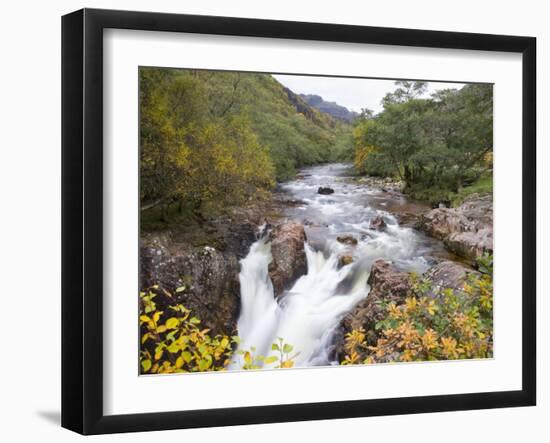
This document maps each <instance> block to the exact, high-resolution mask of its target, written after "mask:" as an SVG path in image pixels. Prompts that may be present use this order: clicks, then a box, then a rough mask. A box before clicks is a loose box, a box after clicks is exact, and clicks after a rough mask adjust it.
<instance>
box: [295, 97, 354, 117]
mask: <svg viewBox="0 0 550 443" xmlns="http://www.w3.org/2000/svg"><path fill="white" fill-rule="evenodd" d="M300 97H301V98H302V99H303V100H304V101H305V102H306V103H308V104H309V105H310V106H312V107H314V108H315V109H317V110H319V111H321V112H323V113H325V114H328V115H330V116H332V117H334V118H336V119H338V120H343V121H345V122H347V123H351V122H352V121H353V120H354V119H355V118H356V117H357V115H358V114H357V113H356V112H353V111H350V110H349V109H348V108H346V107H344V106H341V105H339V104H338V103H335V102H327V101H325V100H323V97H321V96H320V95H315V94H300Z"/></svg>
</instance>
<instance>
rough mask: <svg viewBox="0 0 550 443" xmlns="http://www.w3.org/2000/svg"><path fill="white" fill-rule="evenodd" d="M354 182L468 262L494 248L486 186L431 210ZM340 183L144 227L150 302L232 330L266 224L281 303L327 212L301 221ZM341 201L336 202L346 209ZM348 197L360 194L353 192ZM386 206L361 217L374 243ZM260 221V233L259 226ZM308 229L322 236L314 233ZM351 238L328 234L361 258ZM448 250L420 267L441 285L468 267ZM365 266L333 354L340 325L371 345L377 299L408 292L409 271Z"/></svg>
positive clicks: (351, 262) (344, 253) (382, 184)
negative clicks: (359, 332) (247, 261)
mask: <svg viewBox="0 0 550 443" xmlns="http://www.w3.org/2000/svg"><path fill="white" fill-rule="evenodd" d="M307 179H308V177H306V178H305V179H302V180H307ZM299 181H300V180H298V182H299ZM357 182H359V183H360V184H359V186H360V187H361V188H362V187H363V186H365V188H367V189H368V190H369V193H368V194H367V195H368V198H369V201H368V204H367V205H368V206H366V207H371V208H374V210H377V211H382V212H379V213H381V214H386V215H387V214H392V215H393V216H394V217H395V218H396V219H397V221H398V223H399V226H402V227H409V228H414V229H415V230H421V231H423V232H424V233H426V234H427V235H429V236H431V237H434V238H436V239H439V240H441V241H442V242H443V243H444V245H445V247H446V248H447V249H448V250H449V251H451V252H453V253H454V254H457V255H459V256H461V257H462V258H464V259H465V260H466V261H468V262H471V261H474V260H475V259H476V258H478V257H480V256H481V255H482V254H483V253H485V252H488V253H491V252H492V249H493V245H492V196H491V195H472V196H470V197H469V198H468V199H467V200H466V201H465V202H464V203H463V204H462V205H461V206H459V207H457V208H437V209H430V208H429V207H427V206H426V205H422V204H421V203H418V202H411V201H408V200H407V199H406V198H405V197H404V196H403V194H402V193H401V185H400V184H399V183H394V182H390V181H384V180H382V179H376V180H374V179H373V180H367V179H364V178H361V179H359V180H358V181H356V183H357ZM339 183H340V182H336V185H337V186H336V187H338V186H340V188H339V190H338V191H339V192H340V194H338V193H336V197H334V196H333V194H334V193H333V194H329V195H327V196H325V195H322V196H321V198H323V199H325V200H315V201H313V200H312V199H311V197H310V196H308V195H306V198H302V196H301V195H300V194H297V195H296V194H292V193H288V192H284V191H283V192H276V193H274V194H273V196H272V198H270V199H267V200H264V201H258V202H254V203H251V204H249V205H247V206H246V207H241V208H238V209H235V210H234V211H232V212H231V213H229V214H225V215H222V216H218V217H215V218H212V219H209V220H205V221H201V222H200V223H191V224H182V225H181V227H174V226H173V225H172V226H171V228H170V229H167V230H165V231H161V232H159V231H156V232H153V233H144V234H143V235H142V238H141V248H140V267H141V272H140V287H141V288H142V289H146V288H148V287H150V286H152V285H159V288H160V289H158V290H156V292H157V297H156V298H155V302H156V303H157V309H158V310H165V309H168V307H169V306H171V305H174V304H177V303H182V304H184V305H185V306H186V307H187V308H189V309H191V310H192V311H193V315H196V316H197V317H199V318H200V319H201V322H202V323H201V325H202V326H203V327H205V328H208V329H210V330H211V333H212V334H213V335H216V334H228V335H235V334H237V321H238V319H239V313H240V311H241V299H240V294H241V288H240V282H239V272H240V270H241V269H240V263H239V261H240V260H241V259H243V258H244V257H245V256H246V255H247V254H248V252H249V250H250V247H251V245H252V244H253V243H254V242H255V241H256V240H257V239H258V238H259V236H260V235H262V234H264V233H265V230H266V229H269V232H270V233H269V240H270V242H271V256H272V259H271V263H270V264H269V267H268V274H269V278H270V280H271V282H272V283H273V295H274V297H275V299H276V300H277V301H278V302H280V301H281V298H282V297H283V296H284V295H285V294H286V293H287V290H288V289H289V288H291V287H292V286H293V284H294V283H295V282H296V281H297V280H298V279H299V278H300V277H301V276H302V275H305V274H306V273H307V267H308V264H307V257H306V251H305V248H304V243H305V242H306V240H308V239H307V236H310V235H311V237H312V238H310V239H309V241H308V243H309V244H310V246H313V247H314V249H316V250H317V247H316V246H315V245H316V244H319V245H318V246H319V247H320V249H321V250H322V248H321V245H322V244H323V243H324V242H325V241H326V238H325V235H326V234H327V232H329V231H330V229H329V224H330V223H331V220H332V219H328V218H325V219H323V218H321V219H320V221H319V222H316V223H312V222H308V219H309V217H310V214H311V215H315V216H316V215H317V214H322V215H323V216H324V217H326V214H325V213H323V211H322V210H325V209H332V208H333V206H331V205H333V204H334V203H333V200H332V199H334V198H336V199H338V198H344V199H346V198H347V197H340V196H339V195H342V194H343V195H348V194H347V193H348V192H355V191H354V190H355V189H356V188H354V187H351V188H350V187H346V186H348V185H341V184H339ZM333 186H334V184H333ZM352 186H356V185H352ZM311 188H312V190H311V192H312V193H313V194H315V195H319V194H318V192H317V191H318V186H317V184H315V186H313V185H312V186H311ZM359 190H361V189H359ZM361 192H362V191H361ZM356 195H358V196H360V195H362V194H356ZM355 198H356V199H358V198H361V197H355ZM345 201H347V200H344V203H343V206H342V207H343V208H346V206H345V205H346V203H345ZM355 201H356V202H357V203H359V200H355ZM319 204H320V205H321V206H319V208H320V209H321V212H315V211H317V209H316V207H315V205H319ZM323 205H327V206H323ZM304 208H308V209H307V211H309V212H308V213H306V211H305V210H304ZM328 214H329V215H330V214H332V213H331V212H328ZM337 214H338V213H337ZM297 215H299V216H300V217H297ZM344 215H345V214H342V216H344ZM356 215H357V216H359V215H360V214H356ZM386 215H384V216H380V215H378V216H372V217H371V218H370V219H369V223H368V224H367V227H368V229H369V230H370V231H369V232H371V234H370V236H371V237H372V238H373V239H374V240H375V243H374V244H375V245H378V246H374V248H375V249H376V248H377V247H380V244H381V243H377V241H376V238H377V236H385V235H387V234H386V230H387V229H388V227H387V225H386V221H385V219H384V217H386ZM330 217H332V215H330ZM315 220H317V218H315ZM344 220H345V221H347V220H346V219H344ZM393 223H395V222H393ZM262 225H263V226H264V228H263V232H260V226H262ZM317 226H319V227H318V228H316V227H317ZM317 231H319V232H317ZM356 234H357V233H356ZM315 235H317V236H321V237H322V238H317V239H316V238H315ZM333 235H335V234H333ZM416 235H419V234H416ZM367 237H368V236H367ZM358 238H361V241H362V242H363V243H365V241H364V240H363V237H361V235H358V237H357V238H356V237H355V236H353V235H350V234H347V236H346V235H344V234H340V235H336V236H335V241H336V242H337V243H338V244H340V246H338V247H337V248H340V249H341V251H340V255H339V264H338V266H339V267H340V268H342V267H346V266H349V267H350V269H351V267H357V266H362V265H361V263H362V262H361V261H360V260H358V261H356V258H357V257H355V256H354V254H355V252H354V251H355V250H356V248H358V245H357V242H358V240H357V239H358ZM381 238H382V237H381ZM424 238H426V237H425V236H424ZM380 241H382V240H380ZM430 241H432V242H433V240H430ZM363 247H364V246H363ZM439 247H440V248H441V246H439ZM340 249H339V250H340ZM441 249H442V248H441ZM432 253H433V252H432ZM445 254H446V252H445ZM449 257H450V256H449V255H447V256H445V255H441V256H440V257H439V258H434V257H431V258H430V262H431V263H433V262H434V260H435V263H436V264H435V265H433V266H432V267H430V268H429V269H428V270H426V271H425V272H424V273H423V276H424V278H426V279H427V280H428V281H430V282H431V283H433V284H434V285H437V286H440V287H445V288H447V287H450V288H460V287H461V285H463V283H464V281H465V280H466V279H467V276H468V275H469V274H471V273H475V272H476V271H475V270H473V269H472V268H470V267H468V266H465V265H463V264H461V263H457V262H454V261H449V260H448V258H449ZM384 258H385V259H387V258H388V257H386V256H384ZM368 268H369V269H370V276H369V278H368V286H369V287H370V292H369V294H368V296H367V297H366V298H365V299H363V300H362V301H360V302H359V303H358V304H357V305H356V306H355V307H354V308H353V309H352V310H351V311H349V312H348V313H347V314H346V315H345V316H344V317H343V318H342V320H341V322H340V323H339V325H338V326H337V328H336V332H335V335H334V340H333V343H334V345H333V349H332V351H331V353H332V354H333V355H334V356H335V358H336V359H337V360H338V359H340V358H342V356H343V353H344V350H343V343H344V337H345V334H346V333H348V332H351V331H352V330H354V329H358V328H364V329H365V331H366V334H367V341H368V342H369V343H372V344H374V343H375V340H376V337H377V333H376V330H375V325H376V323H377V322H379V321H380V320H381V319H382V316H383V312H382V308H381V304H380V303H381V302H386V303H387V302H392V301H393V302H395V303H397V304H400V303H402V302H403V301H404V299H405V297H406V296H407V294H409V293H410V290H411V278H410V277H411V274H410V273H409V272H405V271H404V270H403V269H401V268H399V267H398V266H396V265H395V264H393V263H392V262H389V261H385V260H381V259H378V260H375V261H374V262H373V263H372V266H371V265H370V262H369V265H368ZM424 269H425V268H424ZM365 278H366V277H365Z"/></svg>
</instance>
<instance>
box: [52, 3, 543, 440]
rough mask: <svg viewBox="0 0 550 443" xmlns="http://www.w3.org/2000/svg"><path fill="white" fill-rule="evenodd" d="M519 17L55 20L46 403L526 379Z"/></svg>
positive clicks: (526, 225)
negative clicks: (52, 307) (441, 27)
mask: <svg viewBox="0 0 550 443" xmlns="http://www.w3.org/2000/svg"><path fill="white" fill-rule="evenodd" d="M535 51H536V41H535V39H534V38H531V37H516V36H499V35H484V34H466V33H453V32H439V31H423V30H411V29H389V28H375V27H362V26H348V25H339V24H319V23H298V22H281V21H270V20H256V19H243V18H229V17H208V16H191V15H176V14H161V13H149V12H126V11H108V10H95V9H84V10H80V11H76V12H74V13H72V14H68V15H66V16H64V17H63V20H62V58H63V63H62V108H63V110H62V114H63V115H62V144H63V146H62V161H63V164H62V173H63V178H62V187H63V194H62V198H63V210H62V220H63V226H62V241H63V245H62V251H63V263H62V269H63V275H62V283H63V291H62V298H63V303H62V306H63V312H62V322H63V324H62V334H63V337H62V359H63V361H62V425H63V426H64V427H66V428H68V429H71V430H73V431H76V432H79V433H82V434H102V433H115V432H132V431H149V430H161V429H177V428H191V427H207V426H227V425H239V424H253V423H273V422H284V421H299V420H318V419H330V418H346V417H361V416H376V415H388V414H411V413H424V412H435V411H454V410H465V409H484V408H500V407H514V406H530V405H535V402H536V373H535V368H536V355H535V349H536V341H535V339H536V337H535V330H536V327H535V319H536V318H535V307H536V284H535V282H536V278H535V263H536V214H535V202H536V180H535V170H536V168H535V166H536V165H535V131H536V126H535V121H536V119H535V110H536V105H535V73H536V69H535V59H536V53H535Z"/></svg>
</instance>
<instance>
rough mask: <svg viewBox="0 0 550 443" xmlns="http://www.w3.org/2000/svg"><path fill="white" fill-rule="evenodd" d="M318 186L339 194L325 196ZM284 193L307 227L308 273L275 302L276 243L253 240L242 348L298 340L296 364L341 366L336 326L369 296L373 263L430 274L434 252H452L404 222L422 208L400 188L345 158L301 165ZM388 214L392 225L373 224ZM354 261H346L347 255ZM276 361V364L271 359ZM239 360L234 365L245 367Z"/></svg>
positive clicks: (244, 270)
mask: <svg viewBox="0 0 550 443" xmlns="http://www.w3.org/2000/svg"><path fill="white" fill-rule="evenodd" d="M320 186H323V187H330V188H332V189H333V190H334V193H333V194H330V195H321V194H319V193H318V189H319V187H320ZM281 192H284V193H286V194H287V195H288V197H289V198H290V199H292V200H294V201H295V204H294V205H291V206H288V207H286V209H285V213H284V214H283V215H284V216H285V217H286V218H287V219H289V220H296V221H299V222H301V223H303V224H304V225H305V227H306V228H305V229H306V235H307V239H308V240H307V242H306V244H305V251H306V257H307V274H306V275H304V276H302V277H301V278H299V279H298V280H297V281H296V282H295V283H294V285H293V286H292V287H291V288H290V289H289V290H288V293H287V294H285V295H284V297H282V298H281V300H280V301H279V302H277V301H276V299H275V297H274V293H273V286H272V284H271V280H270V278H269V274H268V265H269V263H270V261H271V248H270V243H269V241H268V237H267V236H266V235H264V236H262V238H261V239H259V240H258V241H257V242H256V243H254V244H253V245H252V246H251V248H250V252H249V253H248V255H247V256H246V257H245V258H244V259H243V260H242V261H241V272H240V274H239V279H240V286H241V313H240V317H239V320H238V334H239V337H240V340H241V343H240V345H239V347H240V349H242V350H249V349H251V348H254V353H255V354H256V355H263V356H270V355H277V353H276V352H274V351H272V350H271V345H272V343H275V342H277V340H278V338H279V337H281V338H283V339H284V341H285V343H289V344H291V345H292V346H293V348H294V349H293V351H292V355H295V354H297V355H295V357H294V366H295V367H308V366H324V365H331V364H337V362H336V361H333V358H332V356H331V352H330V349H331V344H332V341H333V336H334V332H335V329H336V328H337V327H338V325H339V323H340V321H341V319H342V317H343V316H344V315H345V314H346V313H348V312H350V311H351V310H352V309H353V307H354V306H355V305H356V304H357V303H358V302H359V301H361V300H362V299H363V298H364V297H367V295H368V292H369V289H370V288H369V287H368V285H367V279H368V275H369V272H370V268H371V265H372V263H373V262H374V261H375V260H377V259H379V258H382V259H385V260H389V261H392V262H393V263H394V264H395V265H396V266H397V267H398V268H400V269H402V270H404V271H415V272H417V273H422V272H424V271H425V270H426V269H427V268H428V267H429V266H430V264H431V261H432V259H433V257H446V256H447V253H446V252H445V250H444V248H443V245H442V243H441V242H439V241H437V240H434V239H431V238H429V237H427V236H425V235H424V234H422V233H421V232H418V231H416V230H414V229H412V228H409V227H403V226H400V225H399V223H398V221H397V219H396V217H395V215H394V214H395V213H398V212H404V211H407V212H417V213H418V212H423V211H425V210H427V209H428V208H426V207H425V206H423V205H419V204H416V203H411V202H409V201H407V199H406V198H405V197H404V196H403V195H401V194H399V193H396V192H386V191H384V190H382V189H379V188H373V187H370V186H369V185H368V184H365V183H363V182H361V181H360V179H357V178H356V177H352V176H350V167H349V165H345V164H328V165H322V166H316V167H311V168H307V169H304V170H302V171H301V173H300V174H299V175H298V177H297V179H296V180H293V181H290V182H287V183H284V184H283V185H281ZM376 217H382V218H383V220H384V222H385V223H386V228H385V229H383V230H381V231H379V230H376V229H371V222H372V220H373V219H375V218H376ZM349 235H351V236H353V237H354V238H355V239H357V245H346V244H343V243H341V242H339V241H338V240H337V237H338V236H349ZM342 256H351V257H352V258H353V262H352V263H350V264H347V265H342V263H341V257H342ZM266 366H274V365H266ZM240 367H241V365H240V364H239V362H237V361H235V362H234V363H233V364H232V365H231V366H230V369H240Z"/></svg>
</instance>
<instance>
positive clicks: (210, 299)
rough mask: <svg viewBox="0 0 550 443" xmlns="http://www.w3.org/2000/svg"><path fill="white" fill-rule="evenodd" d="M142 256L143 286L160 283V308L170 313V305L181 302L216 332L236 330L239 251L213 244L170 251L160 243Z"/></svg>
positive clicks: (150, 247)
mask: <svg viewBox="0 0 550 443" xmlns="http://www.w3.org/2000/svg"><path fill="white" fill-rule="evenodd" d="M140 255H141V256H140V266H141V272H140V279H141V281H140V287H141V288H142V289H145V288H149V287H151V286H153V285H158V286H159V290H158V291H157V293H158V295H157V297H156V298H155V303H156V304H157V310H159V311H165V312H167V313H169V310H168V307H169V306H172V305H175V304H179V303H181V304H183V305H185V306H186V307H187V308H188V309H191V311H192V312H193V315H195V316H197V317H198V318H200V319H201V326H203V327H204V328H209V329H211V331H212V334H213V335H216V334H222V333H223V334H231V333H234V332H235V331H236V326H237V319H238V315H239V310H240V297H239V292H240V288H239V281H238V278H237V276H238V273H239V261H238V258H237V256H236V255H235V254H233V253H228V252H221V251H218V250H217V249H215V248H213V247H209V246H206V247H191V248H189V249H187V250H181V251H170V250H168V248H166V247H165V246H164V245H162V244H158V243H157V244H156V245H154V246H144V247H142V248H141V253H140ZM164 290H166V292H165V291H164ZM176 290H177V291H176Z"/></svg>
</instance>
